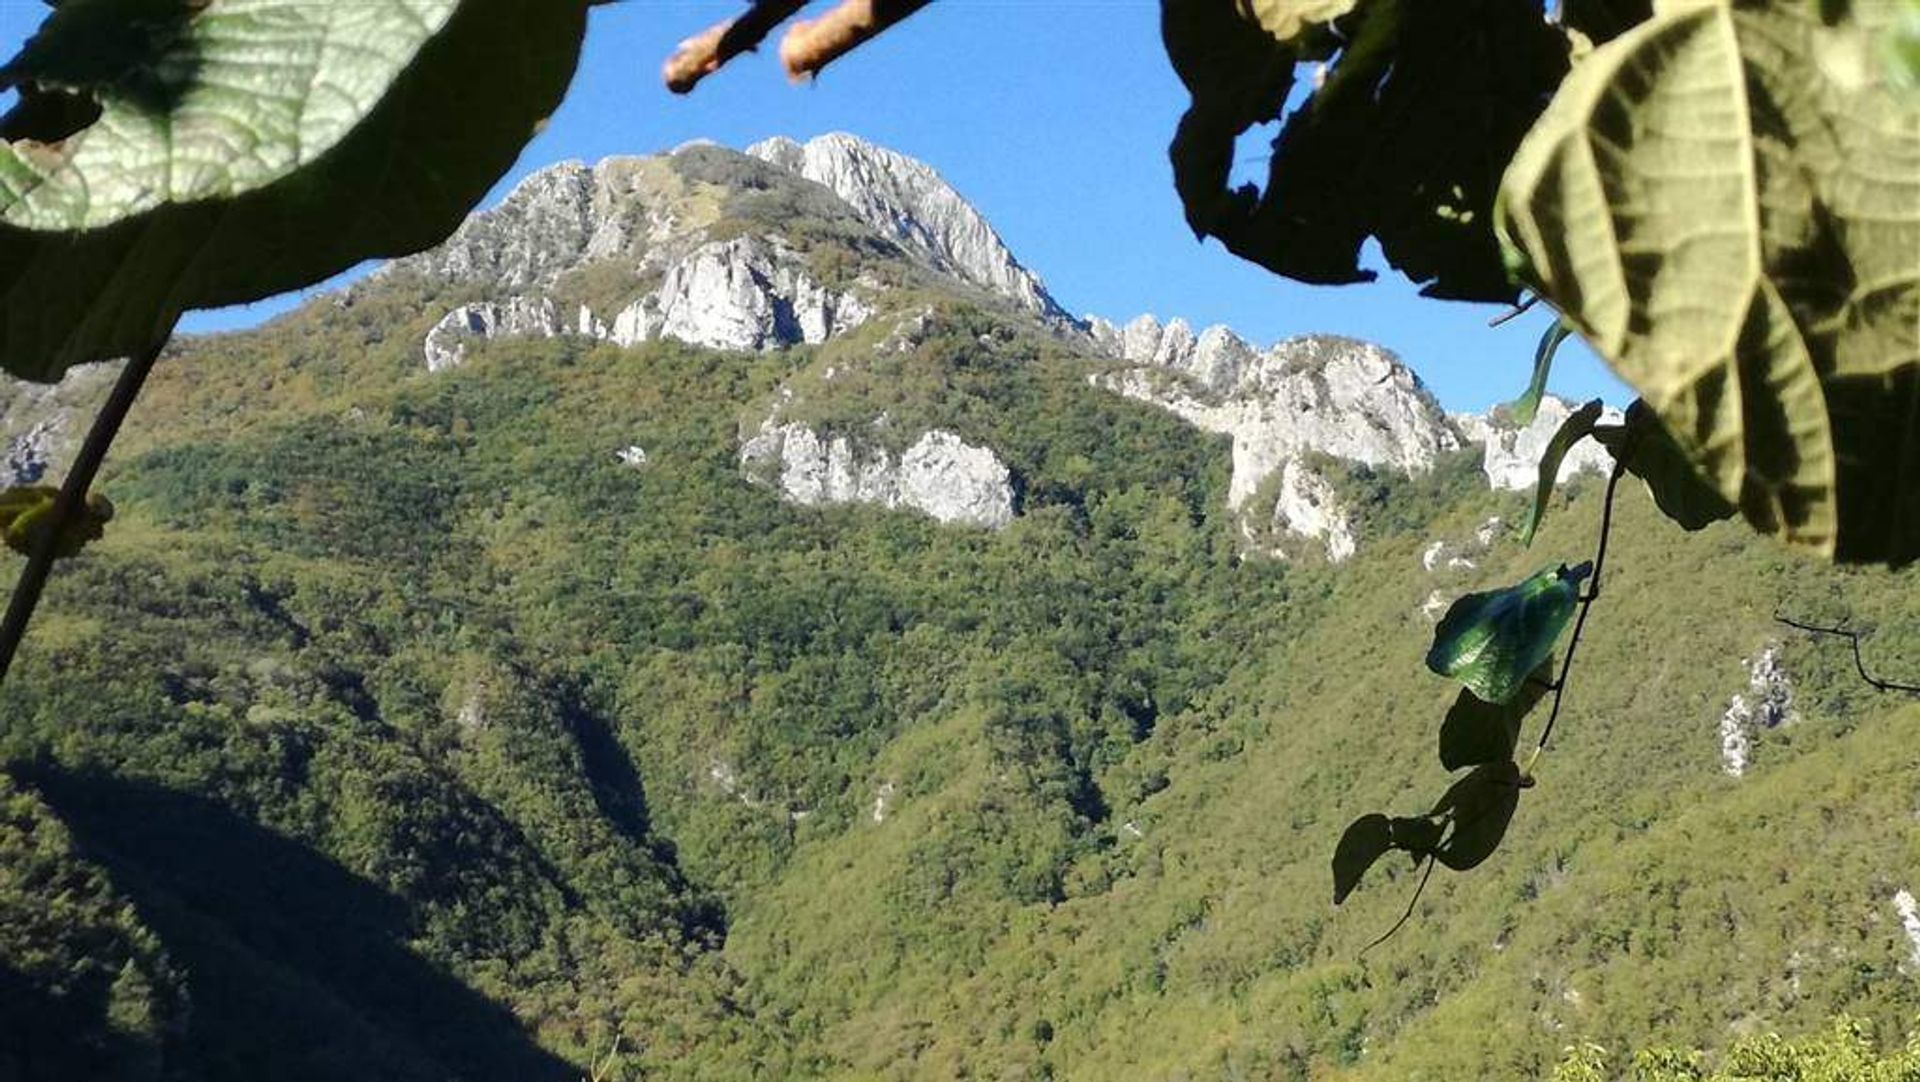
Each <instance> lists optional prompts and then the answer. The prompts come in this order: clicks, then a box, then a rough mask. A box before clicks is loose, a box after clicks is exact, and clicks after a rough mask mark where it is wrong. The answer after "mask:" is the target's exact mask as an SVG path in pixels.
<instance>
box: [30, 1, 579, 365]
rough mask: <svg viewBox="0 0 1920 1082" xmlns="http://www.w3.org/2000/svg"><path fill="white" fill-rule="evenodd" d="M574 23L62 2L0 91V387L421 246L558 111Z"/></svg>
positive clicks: (433, 6)
mask: <svg viewBox="0 0 1920 1082" xmlns="http://www.w3.org/2000/svg"><path fill="white" fill-rule="evenodd" d="M588 6H589V5H588V3H587V2H586V0H547V2H542V3H528V2H524V0H357V2H355V3H340V2H338V0H205V2H192V0H70V2H68V3H66V4H63V5H62V6H60V7H59V8H58V9H57V10H56V11H54V13H53V14H51V15H50V16H49V17H48V19H47V21H46V23H45V24H44V25H43V26H42V27H41V30H40V32H39V33H38V34H37V35H36V36H35V37H34V38H33V39H32V40H31V41H29V42H28V43H27V45H26V47H25V49H23V51H22V52H21V53H20V55H19V56H17V57H15V58H14V59H13V60H12V61H11V62H10V63H9V64H8V65H7V66H6V68H5V69H4V71H3V72H0V76H3V77H4V81H5V82H6V83H7V84H8V85H13V86H17V87H19V88H20V90H21V103H20V107H19V108H17V109H16V110H15V111H14V113H12V114H10V115H9V116H8V117H7V118H6V119H5V121H4V122H0V134H4V136H5V138H6V140H7V142H5V143H4V144H3V145H0V368H5V369H6V370H7V371H9V372H12V373H14V374H16V375H20V376H24V377H27V378H30V379H38V380H52V379H56V378H58V377H59V375H60V374H61V373H62V372H64V371H65V370H66V369H67V368H68V367H70V366H72V365H74V364H78V363H81V362H85V361H93V360H101V359H106V358H110V357H114V356H119V355H122V354H126V353H131V352H134V351H137V350H139V349H141V348H144V347H147V346H149V345H151V344H152V343H153V342H154V341H156V340H158V339H159V338H162V337H164V336H165V334H166V332H167V331H168V330H169V329H170V328H171V327H172V326H173V323H174V321H175V320H176V319H177V318H178V317H179V315H180V314H181V313H182V312H184V311H186V310H188V309H191V308H196V307H207V306H215V305H224V304H234V303H239V302H243V301H252V300H258V299H260V298H262V297H267V296H271V295H273V294H275V293H280V292H283V291H285V290H289V289H294V288H297V287H300V286H304V285H309V284H312V283H314V282H316V281H319V280H321V279H324V278H326V277H327V276H329V275H332V274H334V273H336V272H339V271H341V270H345V269H346V268H348V267H350V266H352V265H354V264H355V263H358V262H360V261H362V260H365V259H369V258H374V257H379V256H392V255H400V254H404V253H407V252H411V251H417V250H419V249H421V248H424V247H427V246H428V245H431V244H433V243H435V242H437V241H438V240H440V239H441V238H443V237H444V236H445V235H446V234H447V233H449V232H450V231H452V229H453V228H454V227H455V226H456V225H458V224H459V222H460V220H461V218H462V217H463V216H464V215H465V214H466V212H467V210H468V209H469V208H471V207H472V205H473V204H474V203H475V202H476V201H478V200H479V198H480V197H481V196H482V195H484V194H485V193H486V191H487V189H488V188H489V187H490V186H491V185H492V184H493V182H494V181H495V180H496V179H498V178H499V176H500V175H501V174H502V173H503V172H505V171H506V169H507V167H508V166H510V165H511V164H512V163H513V160H514V158H515V157H516V156H517V155H518V154H519V152H520V149H521V147H522V146H523V145H525V143H526V141H527V140H528V139H529V138H531V137H532V135H533V133H534V132H535V130H536V129H537V128H538V126H539V125H540V123H541V122H542V121H543V120H544V119H545V117H546V116H547V115H548V114H549V113H550V112H551V111H552V110H553V108H554V106H555V105H557V104H558V102H559V100H560V97H561V95H562V93H563V92H564V90H565V88H566V85H567V82H568V80H569V78H570V77H571V75H572V72H573V67H574V63H575V60H576V59H577V56H578V52H579V47H580V39H581V34H582V32H583V30H584V28H585V13H586V8H587V7H588Z"/></svg>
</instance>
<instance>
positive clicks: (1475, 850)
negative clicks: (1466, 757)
mask: <svg viewBox="0 0 1920 1082" xmlns="http://www.w3.org/2000/svg"><path fill="white" fill-rule="evenodd" d="M1520 787H1521V780H1520V768H1519V767H1518V766H1516V765H1514V763H1513V762H1511V761H1508V762H1503V763H1489V764H1487V765H1486V766H1479V767H1475V768H1474V769H1473V772H1472V773H1470V774H1468V775H1467V776H1466V777H1464V778H1461V779H1460V780H1459V781H1457V782H1454V783H1453V785H1452V787H1451V788H1449V789H1448V790H1447V792H1446V795H1444V796H1442V797H1441V798H1440V802H1439V803H1438V804H1435V805H1434V806H1433V814H1434V815H1435V816H1446V817H1447V820H1448V827H1447V835H1446V837H1445V838H1444V839H1443V840H1442V841H1441V843H1440V845H1439V847H1438V848H1436V849H1435V850H1434V852H1433V856H1434V859H1435V860H1438V861H1439V862H1440V863H1442V864H1444V865H1446V866H1447V867H1449V868H1451V869H1453V870H1454V871H1456V872H1464V871H1467V870H1468V869H1471V868H1475V867H1478V866H1479V865H1480V863H1481V862H1482V861H1484V860H1486V859H1487V858H1488V857H1490V856H1492V855H1493V851H1494V850H1496V849H1498V848H1500V840H1501V839H1502V838H1505V837H1506V836H1507V826H1508V824H1510V823H1512V822H1513V813H1514V809H1516V808H1518V807H1519V806H1520Z"/></svg>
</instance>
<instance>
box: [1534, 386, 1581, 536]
mask: <svg viewBox="0 0 1920 1082" xmlns="http://www.w3.org/2000/svg"><path fill="white" fill-rule="evenodd" d="M1600 410H1601V405H1600V400H1599V399H1597V398H1596V399H1594V400H1593V401H1591V402H1588V403H1587V404H1586V405H1584V406H1581V407H1580V408H1579V409H1577V410H1574V411H1573V412H1572V413H1571V414H1569V415H1568V416H1567V419H1566V420H1564V421H1562V422H1560V428H1559V431H1557V432H1555V433H1554V434H1553V438H1552V439H1550V440H1548V441H1547V447H1546V450H1544V451H1542V452H1540V478H1539V480H1537V481H1535V482H1534V485H1533V510H1532V511H1531V512H1529V513H1528V515H1527V524H1526V526H1525V527H1523V528H1522V529H1521V531H1520V543H1521V544H1523V545H1531V544H1533V535H1534V534H1535V533H1537V532H1538V531H1539V529H1540V520H1541V519H1543V518H1545V517H1546V514H1547V500H1548V499H1550V498H1552V496H1553V486H1554V484H1555V482H1557V481H1558V480H1559V478H1560V463H1561V462H1562V461H1563V460H1564V459H1565V458H1566V457H1567V452H1568V451H1570V450H1572V449H1573V445H1574V444H1576V443H1579V442H1580V441H1581V440H1582V439H1585V438H1586V437H1587V436H1589V435H1592V433H1593V427H1594V425H1596V424H1599V423H1600Z"/></svg>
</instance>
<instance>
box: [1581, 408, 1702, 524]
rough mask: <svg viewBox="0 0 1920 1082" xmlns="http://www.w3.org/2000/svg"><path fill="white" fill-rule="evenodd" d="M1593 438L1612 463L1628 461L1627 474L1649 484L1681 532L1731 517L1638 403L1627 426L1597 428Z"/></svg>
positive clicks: (1649, 410) (1629, 413)
mask: <svg viewBox="0 0 1920 1082" xmlns="http://www.w3.org/2000/svg"><path fill="white" fill-rule="evenodd" d="M1593 438H1594V439H1597V440H1599V441H1600V442H1601V443H1602V444H1605V445H1606V448H1607V450H1608V451H1610V452H1612V454H1613V458H1614V461H1616V462H1619V461H1622V460H1624V461H1625V462H1626V464H1627V472H1629V473H1631V474H1633V475H1634V476H1635V477H1638V478H1640V480H1641V481H1642V482H1644V483H1645V484H1646V486H1647V491H1648V492H1649V493H1651V494H1652V495H1653V502H1654V503H1655V504H1657V505H1659V507H1660V510H1661V512H1662V513H1664V514H1665V515H1666V516H1667V517H1668V518H1670V519H1672V520H1673V521H1675V522H1677V523H1679V524H1680V525H1681V526H1682V527H1683V528H1685V529H1688V530H1698V529H1701V528H1703V527H1705V526H1707V525H1708V524H1710V523H1714V522H1718V521H1720V520H1721V519H1723V518H1731V517H1732V516H1733V514H1734V507H1733V505H1732V504H1730V503H1728V502H1727V501H1726V500H1725V499H1724V498H1723V497H1722V496H1721V495H1720V493H1718V492H1716V491H1714V489H1713V487H1712V486H1710V485H1708V484H1707V482H1706V480H1705V479H1704V478H1702V477H1701V476H1700V473H1699V471H1698V470H1695V469H1694V467H1693V463H1692V462H1691V461H1689V460H1688V458H1687V456H1686V453H1685V452H1683V451H1681V450H1680V446H1679V444H1676V443H1674V442H1673V437H1672V436H1671V435H1669V434H1668V433H1667V429H1666V426H1665V425H1662V424H1661V423H1660V418H1659V417H1657V416H1655V415H1654V412H1653V410H1652V408H1650V407H1649V406H1648V405H1647V404H1646V403H1645V402H1643V401H1641V400H1640V399H1637V398H1636V399H1634V401H1633V405H1631V406H1628V407H1627V416H1626V421H1625V423H1624V424H1619V425H1599V426H1597V427H1595V428H1594V430H1593Z"/></svg>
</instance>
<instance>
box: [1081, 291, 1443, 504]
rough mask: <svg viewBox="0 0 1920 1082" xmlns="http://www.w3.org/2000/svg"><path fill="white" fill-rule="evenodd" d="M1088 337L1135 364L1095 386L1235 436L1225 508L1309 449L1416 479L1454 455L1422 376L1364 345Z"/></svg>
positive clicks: (1106, 331) (1138, 325)
mask: <svg viewBox="0 0 1920 1082" xmlns="http://www.w3.org/2000/svg"><path fill="white" fill-rule="evenodd" d="M1088 333H1089V336H1090V337H1091V338H1092V340H1093V341H1094V342H1095V343H1097V344H1100V345H1101V347H1102V348H1103V349H1104V350H1105V351H1106V352H1107V353H1108V355H1109V356H1112V357H1114V358H1116V359H1118V360H1122V361H1126V362H1128V363H1129V364H1133V365H1137V366H1139V367H1135V368H1130V369H1123V370H1121V371H1119V372H1113V373H1101V374H1097V375H1095V376H1094V377H1093V382H1094V384H1095V385H1096V386H1100V387H1105V388H1106V389H1108V390H1111V391H1115V392H1117V393H1119V394H1123V395H1125V396H1127V397H1128V398H1134V399H1138V400H1140V401H1142V402H1150V403H1152V404H1154V405H1156V406H1160V407H1161V408H1163V409H1166V410H1169V411H1171V412H1173V413H1174V414H1176V415H1178V416H1179V417H1181V418H1183V419H1184V420H1186V421H1188V422H1189V423H1191V424H1193V425H1195V426H1196V427H1199V428H1201V429H1204V430H1206V431H1208V432H1218V433H1222V434H1225V435H1228V436H1231V437H1232V438H1233V480H1232V482H1231V484H1230V486H1229V488H1228V494H1227V502H1228V503H1229V504H1230V505H1231V506H1233V507H1234V508H1236V509H1238V508H1240V507H1241V506H1242V505H1244V504H1245V503H1246V501H1247V499H1248V498H1249V497H1251V496H1252V495H1253V494H1254V493H1255V492H1256V491H1257V490H1258V489H1259V488H1260V487H1261V485H1263V484H1264V483H1266V480H1267V479H1268V478H1269V477H1272V476H1273V475H1274V474H1275V473H1276V472H1278V471H1279V470H1280V469H1281V468H1282V467H1283V466H1285V465H1286V464H1287V463H1288V462H1290V461H1292V460H1293V459H1296V458H1298V457H1300V456H1301V455H1303V454H1307V453H1309V452H1318V453H1321V454H1325V455H1330V456H1332V457H1334V458H1342V459H1346V460H1348V461H1350V462H1360V463H1365V464H1367V465H1369V466H1376V467H1381V468H1385V469H1391V470H1395V471H1397V472H1400V473H1406V474H1418V473H1424V472H1426V471H1427V470H1429V469H1431V468H1432V466H1433V463H1434V460H1435V459H1436V458H1437V457H1438V456H1439V455H1440V454H1442V453H1444V452H1446V451H1451V450H1455V449H1457V448H1458V447H1459V446H1460V440H1459V437H1458V435H1456V434H1455V432H1454V429H1453V426H1452V424H1451V423H1449V422H1448V420H1447V416H1446V414H1445V413H1443V412H1442V411H1441V409H1440V406H1439V404H1438V403H1436V402H1435V401H1434V400H1433V396H1432V395H1431V394H1430V393H1428V391H1427V389H1426V387H1425V386H1423V385H1422V384H1421V383H1420V378H1419V377H1418V376H1416V375H1414V374H1413V371H1412V370H1411V369H1409V368H1407V367H1406V366H1405V365H1403V364H1401V363H1400V361H1399V359H1398V358H1397V357H1395V356H1394V355H1393V354H1391V353H1389V352H1387V351H1386V350H1384V349H1381V348H1380V347H1379V346H1376V345H1372V344H1371V343H1367V342H1361V341H1357V340H1355V339H1351V338H1336V337H1332V336H1328V335H1310V336H1306V337H1302V338H1291V339H1288V340H1286V341H1284V342H1281V343H1279V344H1277V345H1275V346H1273V347H1271V348H1269V349H1266V350H1259V351H1256V350H1254V349H1253V348H1252V347H1251V346H1249V345H1247V343H1245V342H1244V341H1242V340H1241V339H1239V338H1238V337H1236V336H1235V335H1234V334H1233V332H1231V331H1229V330H1226V329H1225V328H1222V327H1213V328H1209V329H1208V330H1207V331H1206V332H1204V333H1203V334H1200V335H1197V336H1196V335H1195V334H1194V333H1193V331H1192V329H1191V328H1189V327H1188V326H1187V325H1186V323H1185V322H1183V321H1181V320H1177V319H1176V320H1174V321H1173V322H1171V323H1168V324H1167V325H1165V326H1164V327H1163V326H1161V325H1160V324H1159V323H1158V322H1157V321H1155V320H1154V319H1153V317H1151V316H1142V317H1140V318H1139V319H1136V320H1134V321H1133V322H1132V323H1130V324H1128V325H1127V327H1126V328H1125V329H1124V330H1115V329H1114V328H1113V327H1112V325H1111V324H1105V323H1100V322H1093V323H1091V324H1090V330H1089V332H1088Z"/></svg>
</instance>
